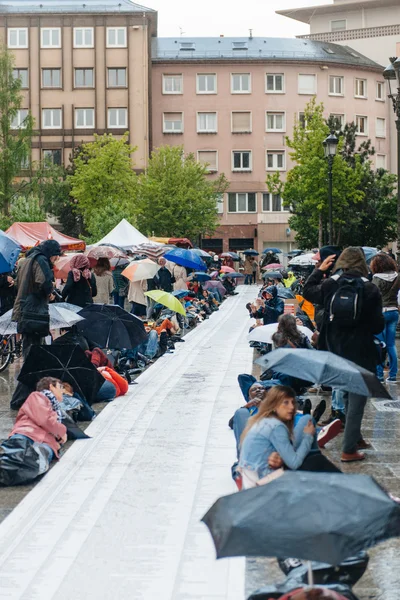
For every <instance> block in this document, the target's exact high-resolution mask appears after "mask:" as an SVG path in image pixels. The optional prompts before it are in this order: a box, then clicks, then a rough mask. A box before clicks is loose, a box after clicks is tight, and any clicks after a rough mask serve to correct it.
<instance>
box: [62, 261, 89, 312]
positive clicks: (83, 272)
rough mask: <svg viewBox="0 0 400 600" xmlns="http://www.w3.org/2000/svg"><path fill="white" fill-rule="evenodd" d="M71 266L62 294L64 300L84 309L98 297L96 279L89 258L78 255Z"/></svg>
mask: <svg viewBox="0 0 400 600" xmlns="http://www.w3.org/2000/svg"><path fill="white" fill-rule="evenodd" d="M70 266H71V270H70V271H69V273H68V277H67V283H66V284H65V286H64V288H63V291H62V292H61V295H62V297H63V299H64V300H65V301H66V302H69V303H70V304H76V306H81V307H82V308H84V307H85V306H87V305H88V304H93V296H96V295H97V285H96V278H95V276H94V275H93V273H92V272H91V271H90V263H89V259H88V257H87V256H85V255H84V254H77V255H76V256H74V257H73V259H72V260H71V262H70Z"/></svg>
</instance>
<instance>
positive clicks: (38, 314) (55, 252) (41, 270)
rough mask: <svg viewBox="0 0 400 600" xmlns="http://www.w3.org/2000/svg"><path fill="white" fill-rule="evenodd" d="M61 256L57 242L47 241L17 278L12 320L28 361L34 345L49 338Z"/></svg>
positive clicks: (34, 250) (29, 257)
mask: <svg viewBox="0 0 400 600" xmlns="http://www.w3.org/2000/svg"><path fill="white" fill-rule="evenodd" d="M60 255H61V246H60V244H59V243H58V242H56V241H55V240H46V241H45V242H42V243H41V244H39V245H38V246H36V247H35V248H32V250H30V251H29V252H28V253H27V255H26V259H25V260H24V261H23V263H22V264H21V266H20V268H19V270H18V274H17V279H16V288H17V297H16V300H15V304H14V310H13V315H12V318H13V321H17V323H18V332H19V333H22V354H23V357H24V359H25V358H26V356H27V354H28V352H29V348H30V347H31V346H32V345H33V344H43V343H44V338H45V337H46V336H47V335H49V333H50V330H49V316H48V312H49V300H50V299H51V294H52V291H53V287H54V273H53V265H54V263H55V262H56V260H57V259H58V257H59V256H60Z"/></svg>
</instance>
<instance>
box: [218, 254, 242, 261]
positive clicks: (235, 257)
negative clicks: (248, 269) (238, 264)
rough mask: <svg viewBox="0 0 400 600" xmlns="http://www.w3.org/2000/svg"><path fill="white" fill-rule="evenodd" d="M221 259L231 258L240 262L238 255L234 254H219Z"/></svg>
mask: <svg viewBox="0 0 400 600" xmlns="http://www.w3.org/2000/svg"><path fill="white" fill-rule="evenodd" d="M220 256H221V258H231V259H232V260H240V256H239V254H236V252H223V253H222V254H220Z"/></svg>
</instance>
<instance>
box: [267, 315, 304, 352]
mask: <svg viewBox="0 0 400 600" xmlns="http://www.w3.org/2000/svg"><path fill="white" fill-rule="evenodd" d="M272 341H273V342H274V344H275V346H277V347H278V348H279V347H282V346H287V345H288V344H289V343H292V344H295V345H297V344H298V343H300V341H301V333H300V331H299V330H298V329H297V323H296V318H295V317H294V316H293V315H290V314H289V313H287V314H284V315H281V316H280V317H279V319H278V329H277V331H276V333H274V335H273V336H272Z"/></svg>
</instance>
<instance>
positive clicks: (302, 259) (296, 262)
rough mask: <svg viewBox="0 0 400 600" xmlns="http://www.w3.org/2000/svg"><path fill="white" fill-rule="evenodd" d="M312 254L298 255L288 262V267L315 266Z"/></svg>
mask: <svg viewBox="0 0 400 600" xmlns="http://www.w3.org/2000/svg"><path fill="white" fill-rule="evenodd" d="M313 256H314V252H309V253H308V254H300V255H299V256H295V257H294V258H292V260H291V261H290V262H289V267H295V266H298V267H308V266H313V265H315V264H316V262H317V261H316V260H315V259H314V258H313Z"/></svg>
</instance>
